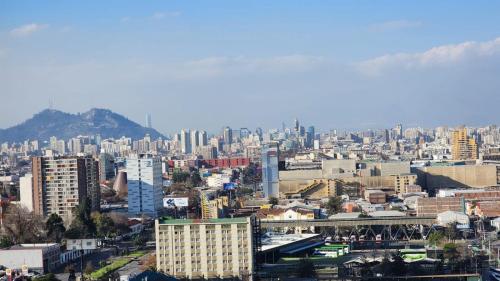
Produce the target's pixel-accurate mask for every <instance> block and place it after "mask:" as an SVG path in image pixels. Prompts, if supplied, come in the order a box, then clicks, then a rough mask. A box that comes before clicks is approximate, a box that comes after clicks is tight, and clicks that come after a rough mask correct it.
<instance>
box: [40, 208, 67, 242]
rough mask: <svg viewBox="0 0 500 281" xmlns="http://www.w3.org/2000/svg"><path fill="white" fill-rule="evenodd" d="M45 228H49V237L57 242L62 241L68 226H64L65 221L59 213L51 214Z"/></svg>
mask: <svg viewBox="0 0 500 281" xmlns="http://www.w3.org/2000/svg"><path fill="white" fill-rule="evenodd" d="M45 228H46V229H47V238H49V239H51V240H52V241H56V242H57V243H59V242H61V239H62V238H63V236H64V233H65V232H66V227H64V221H63V219H62V218H61V217H60V216H59V215H58V214H50V216H49V218H48V219H47V221H46V222H45Z"/></svg>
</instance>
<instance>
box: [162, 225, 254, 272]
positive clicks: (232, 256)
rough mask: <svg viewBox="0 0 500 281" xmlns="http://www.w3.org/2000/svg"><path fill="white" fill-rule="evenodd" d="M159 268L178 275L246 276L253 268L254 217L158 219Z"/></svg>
mask: <svg viewBox="0 0 500 281" xmlns="http://www.w3.org/2000/svg"><path fill="white" fill-rule="evenodd" d="M155 233H156V268H157V269H158V270H162V271H163V272H165V273H166V274H169V275H173V276H175V277H176V278H189V279H197V278H205V279H207V278H216V277H218V278H230V277H243V276H248V274H250V273H252V271H253V231H252V220H251V218H250V217H248V218H233V219H208V220H156V222H155Z"/></svg>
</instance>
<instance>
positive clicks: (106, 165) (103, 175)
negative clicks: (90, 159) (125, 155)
mask: <svg viewBox="0 0 500 281" xmlns="http://www.w3.org/2000/svg"><path fill="white" fill-rule="evenodd" d="M114 177H115V160H114V157H113V156H112V155H110V154H108V153H101V154H99V179H100V180H103V181H104V180H110V179H113V178H114Z"/></svg>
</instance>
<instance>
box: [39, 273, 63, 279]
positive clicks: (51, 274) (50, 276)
mask: <svg viewBox="0 0 500 281" xmlns="http://www.w3.org/2000/svg"><path fill="white" fill-rule="evenodd" d="M33 280H34V281H60V280H59V279H57V278H56V276H55V275H54V273H49V274H46V275H43V276H40V277H35V278H34V279H33Z"/></svg>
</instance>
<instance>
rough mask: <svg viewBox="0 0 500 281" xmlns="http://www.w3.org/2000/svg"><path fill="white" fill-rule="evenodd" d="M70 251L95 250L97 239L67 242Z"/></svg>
mask: <svg viewBox="0 0 500 281" xmlns="http://www.w3.org/2000/svg"><path fill="white" fill-rule="evenodd" d="M66 248H67V249H68V250H95V249H97V239H68V240H66Z"/></svg>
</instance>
